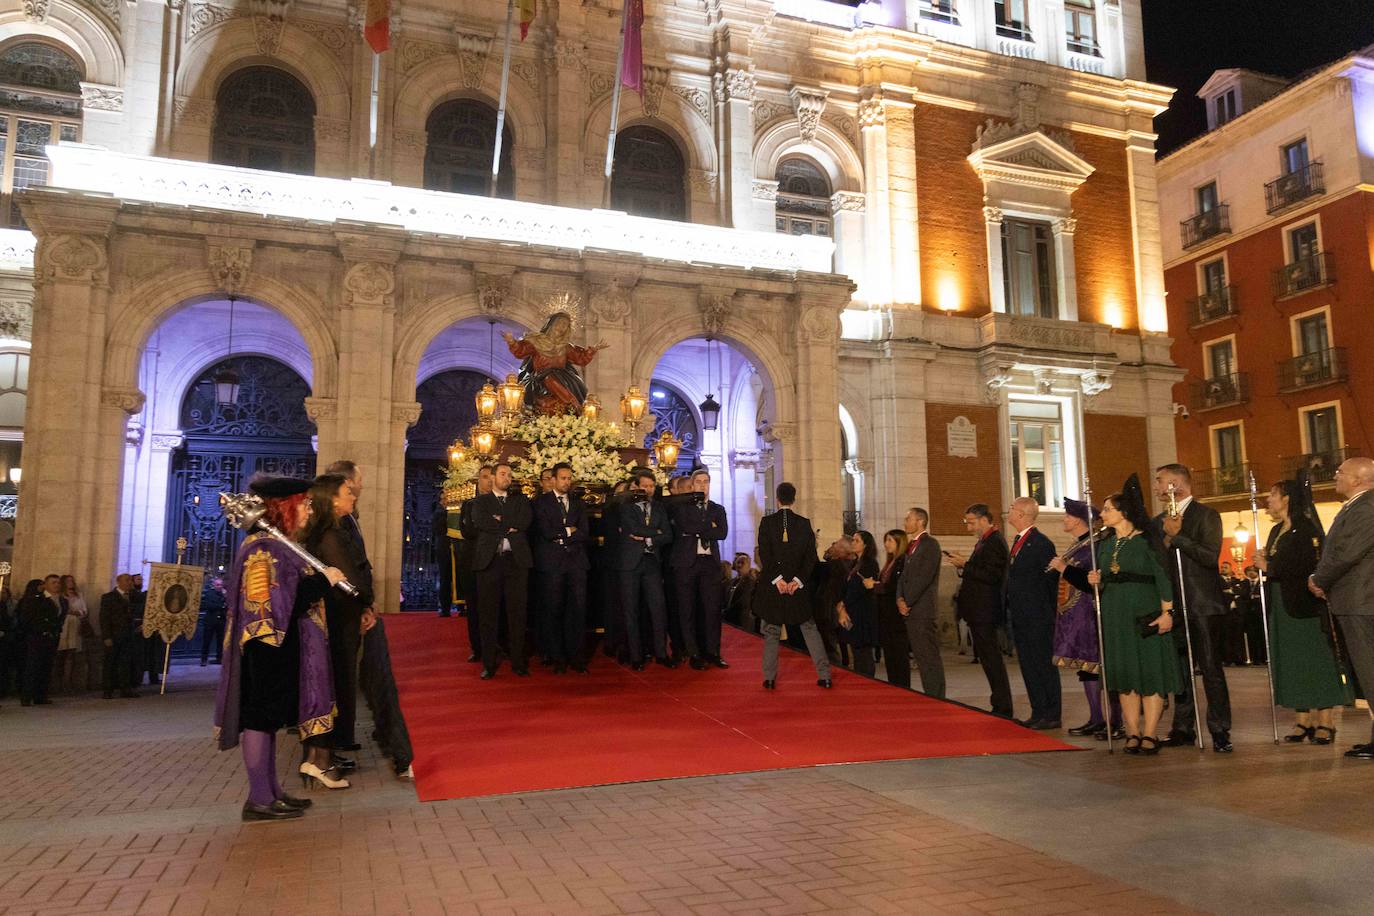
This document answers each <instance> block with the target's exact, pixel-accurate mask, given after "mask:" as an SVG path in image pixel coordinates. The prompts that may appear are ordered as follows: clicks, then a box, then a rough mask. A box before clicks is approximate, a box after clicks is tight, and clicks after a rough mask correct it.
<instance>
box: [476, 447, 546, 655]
mask: <svg viewBox="0 0 1374 916" xmlns="http://www.w3.org/2000/svg"><path fill="white" fill-rule="evenodd" d="M511 483H512V475H511V467H510V465H509V464H507V463H506V462H504V461H503V462H501V463H500V464H498V465H496V467H495V468H494V469H493V472H492V479H491V492H490V493H487V494H485V495H483V496H478V497H477V498H476V499H474V500H473V507H472V524H473V527H474V528H476V530H477V546H476V547H475V548H474V550H473V555H472V568H473V569H474V570H476V571H477V607H478V615H479V616H480V618H481V622H482V680H484V681H486V680H490V679H491V678H493V677H495V676H496V666H497V665H498V664H499V660H500V657H499V654H498V642H497V640H498V633H499V632H500V628H501V608H502V607H503V606H504V607H505V609H506V631H507V635H508V636H509V638H510V666H511V670H512V671H514V672H515V674H516V676H517V677H529V674H530V671H529V668H528V667H527V665H526V660H525V602H526V597H527V594H528V591H529V574H530V568H531V567H532V566H533V565H534V562H533V558H532V557H531V555H530V545H529V541H528V539H527V532H528V531H529V528H530V523H531V521H532V520H533V513H532V512H531V511H530V501H529V500H528V499H526V498H525V495H524V494H523V493H521V492H520V490H519V489H518V488H516V487H513V486H512V485H511Z"/></svg>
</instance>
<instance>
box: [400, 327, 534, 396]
mask: <svg viewBox="0 0 1374 916" xmlns="http://www.w3.org/2000/svg"><path fill="white" fill-rule="evenodd" d="M461 325H467V326H468V327H460V326H461ZM485 325H486V322H485V321H484V320H482V319H478V318H466V319H461V320H459V321H455V322H453V323H452V324H450V325H449V326H448V327H446V328H444V329H443V330H441V331H439V333H438V334H436V335H435V336H434V337H432V338H430V342H429V343H428V344H426V345H425V349H424V352H423V353H422V354H421V356H420V362H419V366H418V368H417V369H416V370H415V384H416V387H417V388H418V387H419V386H420V385H423V384H424V383H425V381H427V380H428V379H430V378H433V377H434V376H436V375H440V374H442V373H444V372H449V371H451V370H453V369H467V370H470V371H472V372H481V373H483V374H484V375H491V376H494V377H497V378H498V380H499V378H500V377H501V376H503V375H504V374H505V373H507V372H515V371H517V370H518V368H519V365H520V361H519V360H518V359H516V358H515V357H513V356H511V355H510V351H508V350H507V349H506V348H505V347H504V345H502V346H498V347H496V348H495V354H496V356H495V359H492V358H491V355H490V352H491V351H489V349H488V345H489V342H490V340H491V338H490V336H489V333H490V332H489V330H488V328H487V327H486V326H485ZM463 331H470V332H471V333H467V334H463V335H462V339H461V341H459V340H454V341H444V338H445V336H447V335H449V334H450V332H458V333H455V334H453V335H452V336H453V337H458V336H459V334H460V333H461V332H463ZM502 331H510V332H511V333H512V334H523V333H524V332H525V328H524V327H523V326H521V325H519V324H517V323H516V322H514V321H510V320H508V319H498V320H497V322H496V331H495V333H496V335H498V337H499V335H500V333H501V332H502ZM441 341H444V342H445V343H446V344H447V345H446V346H443V347H441V348H439V349H436V348H435V345H436V344H438V343H440V342H441ZM499 342H500V341H499V340H498V343H499Z"/></svg>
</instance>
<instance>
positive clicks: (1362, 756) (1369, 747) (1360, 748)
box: [1345, 742, 1374, 760]
mask: <svg viewBox="0 0 1374 916" xmlns="http://www.w3.org/2000/svg"><path fill="white" fill-rule="evenodd" d="M1345 756H1347V757H1355V758H1357V759H1359V760H1374V742H1371V743H1370V744H1357V745H1355V746H1354V747H1352V748H1351V749H1350V750H1348V751H1346V752H1345Z"/></svg>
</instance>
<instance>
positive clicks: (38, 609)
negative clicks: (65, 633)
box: [18, 593, 67, 645]
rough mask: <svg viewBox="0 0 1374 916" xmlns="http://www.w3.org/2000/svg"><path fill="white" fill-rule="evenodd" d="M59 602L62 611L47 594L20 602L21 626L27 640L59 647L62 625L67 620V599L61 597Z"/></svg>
mask: <svg viewBox="0 0 1374 916" xmlns="http://www.w3.org/2000/svg"><path fill="white" fill-rule="evenodd" d="M57 602H58V605H60V606H61V610H58V607H57V605H54V604H53V602H52V599H51V598H49V597H48V596H47V593H42V594H40V595H39V596H38V597H37V598H24V599H22V600H21V601H20V602H19V612H18V616H19V625H20V627H21V628H22V630H23V633H24V638H25V639H27V640H30V641H38V642H51V643H52V644H53V645H57V641H58V638H59V637H60V636H61V635H62V624H63V623H64V622H65V621H66V619H67V599H66V598H62V597H59V598H58V599H57Z"/></svg>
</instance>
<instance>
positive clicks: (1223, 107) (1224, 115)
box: [1212, 89, 1240, 127]
mask: <svg viewBox="0 0 1374 916" xmlns="http://www.w3.org/2000/svg"><path fill="white" fill-rule="evenodd" d="M1238 108H1239V106H1238V105H1237V104H1236V90H1235V89H1227V90H1226V91H1225V92H1223V93H1221V94H1220V95H1218V96H1216V97H1215V98H1213V99H1212V111H1213V114H1214V116H1215V122H1216V126H1217V127H1220V126H1221V125H1223V124H1226V123H1228V122H1230V121H1234V120H1235V119H1236V115H1237V114H1239V113H1240V112H1239V111H1238Z"/></svg>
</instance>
